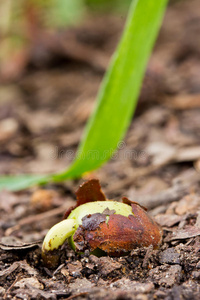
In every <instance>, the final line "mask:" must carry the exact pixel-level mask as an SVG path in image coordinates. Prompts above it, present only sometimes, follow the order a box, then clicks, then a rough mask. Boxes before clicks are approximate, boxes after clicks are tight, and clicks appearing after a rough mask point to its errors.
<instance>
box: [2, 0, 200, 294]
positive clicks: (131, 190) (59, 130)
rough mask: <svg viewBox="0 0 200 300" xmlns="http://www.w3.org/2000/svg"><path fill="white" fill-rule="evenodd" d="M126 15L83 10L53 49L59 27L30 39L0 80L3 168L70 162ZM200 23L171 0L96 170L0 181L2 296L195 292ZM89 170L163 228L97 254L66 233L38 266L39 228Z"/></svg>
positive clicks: (37, 168)
mask: <svg viewBox="0 0 200 300" xmlns="http://www.w3.org/2000/svg"><path fill="white" fill-rule="evenodd" d="M124 20H125V18H124V17H121V16H112V15H106V14H101V15H91V16H88V18H87V20H85V21H84V23H83V24H82V26H81V27H77V28H69V29H68V30H67V31H66V32H63V33H61V34H62V43H60V44H59V49H58V50H57V51H56V49H55V46H54V47H53V45H54V44H55V39H58V38H59V37H60V36H59V37H57V36H54V37H53V42H52V43H49V44H48V45H47V44H45V43H44V45H42V46H43V47H44V48H43V50H44V51H42V49H41V48H38V47H39V46H38V45H37V44H36V45H35V48H33V49H32V53H31V55H30V61H29V62H28V64H27V67H26V69H25V70H24V72H23V74H22V75H21V76H20V77H19V78H18V79H16V80H14V81H12V82H11V81H7V82H6V83H5V82H4V83H3V84H1V85H0V159H1V162H0V173H2V174H19V173H37V174H38V173H51V172H58V171H61V170H64V169H65V168H67V166H68V165H69V164H70V162H71V161H72V160H73V158H74V156H75V151H76V149H77V146H78V143H79V141H80V138H81V134H82V132H83V129H84V125H85V123H86V120H87V119H88V116H89V115H90V113H91V111H92V109H93V106H94V101H95V97H96V93H97V90H98V87H99V84H100V82H101V79H102V76H103V74H104V72H105V69H106V66H107V64H108V61H109V59H110V56H111V54H112V53H113V50H114V49H115V46H116V44H117V41H118V40H119V37H120V34H121V32H122V29H123V24H124ZM199 29H200V9H199V1H198V0H191V1H174V2H172V3H171V4H170V6H169V8H168V10H167V14H166V17H165V20H164V24H163V26H162V29H161V32H160V35H159V38H158V40H157V43H156V46H155V48H154V51H153V54H152V56H151V59H150V62H149V64H148V69H147V72H146V76H145V79H144V83H143V88H142V92H141V95H140V100H139V104H138V107H137V110H136V113H135V116H134V118H133V120H132V123H131V126H130V128H129V130H128V133H127V135H126V137H125V139H124V141H121V142H120V143H119V145H118V151H117V152H116V153H115V154H114V155H113V157H112V159H111V160H110V161H109V162H108V163H107V164H105V165H104V166H103V167H102V168H101V169H99V170H97V171H94V172H92V173H90V174H84V177H83V178H82V179H81V180H73V181H72V180H70V181H65V182H62V183H59V184H54V183H49V184H47V185H45V186H43V187H32V188H29V189H27V190H25V191H21V192H17V193H13V192H9V191H5V190H4V191H1V192H0V298H1V299H106V300H111V299H112V300H114V299H118V300H119V299H126V300H128V299H138V300H139V299H142V300H146V299H167V300H170V299H199V293H200V176H199V171H200V144H199V138H200V118H199V113H200V76H199V74H200V50H199V47H198V45H200V35H199ZM69 41H72V43H71V44H70V46H69ZM73 47H74V48H73ZM46 49H51V51H50V50H49V53H50V55H49V53H48V52H47V51H46ZM34 54H35V55H34ZM111 118H112V116H111ZM113 134H114V133H113ZM93 177H95V178H98V179H99V180H100V182H101V185H102V188H103V191H104V192H105V194H106V196H107V197H108V198H109V199H116V200H120V199H121V198H122V197H123V196H126V197H128V198H130V199H131V200H133V201H137V202H139V203H140V204H141V205H144V206H146V207H147V208H148V211H149V213H150V214H151V216H153V217H154V218H155V220H156V221H157V222H158V223H159V224H160V225H161V226H162V228H163V243H162V245H161V247H160V248H159V249H157V250H153V249H152V248H151V247H149V248H138V249H133V250H132V252H131V253H130V254H129V255H126V256H122V257H109V256H105V257H96V256H94V255H89V253H87V251H86V252H85V253H84V254H82V255H78V254H75V253H74V252H73V250H71V249H70V248H69V246H68V244H67V243H66V244H65V245H64V246H63V247H62V251H61V259H60V264H59V266H58V268H57V269H56V270H55V269H48V268H46V267H45V266H44V265H43V264H42V259H41V245H42V240H43V238H44V236H45V234H46V233H47V231H48V229H49V228H50V227H51V226H52V225H54V224H55V223H57V222H59V221H60V220H62V217H63V215H64V213H65V211H66V210H67V209H68V208H69V207H70V206H71V205H74V204H75V193H74V192H75V191H76V190H77V188H78V186H79V184H80V183H82V182H83V181H84V180H87V179H90V178H93Z"/></svg>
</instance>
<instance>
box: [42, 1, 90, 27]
mask: <svg viewBox="0 0 200 300" xmlns="http://www.w3.org/2000/svg"><path fill="white" fill-rule="evenodd" d="M50 2H52V5H51V6H50V7H49V9H48V14H46V22H47V25H49V26H51V27H64V26H66V25H71V24H74V23H75V24H77V21H79V20H80V18H81V16H82V14H83V11H84V7H85V6H84V2H83V0H51V1H50Z"/></svg>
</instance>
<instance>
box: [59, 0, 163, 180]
mask: <svg viewBox="0 0 200 300" xmlns="http://www.w3.org/2000/svg"><path fill="white" fill-rule="evenodd" d="M166 4H167V0H159V1H150V0H139V1H133V3H132V5H131V7H130V11H129V16H128V20H127V23H126V27H125V30H124V34H123V36H122V39H121V42H120V44H119V46H118V49H117V50H116V52H115V54H114V56H113V58H112V61H111V64H110V68H109V70H108V71H107V73H106V75H105V77H104V80H103V83H102V85H101V88H100V91H99V94H98V101H97V105H96V108H95V111H94V113H93V114H92V116H91V118H90V119H89V121H88V123H87V126H86V129H85V134H84V136H83V139H82V142H81V144H80V146H79V149H78V153H79V156H78V157H77V159H76V160H75V161H74V163H73V164H72V165H71V167H70V168H69V169H68V170H67V171H66V172H64V173H63V174H60V175H57V176H55V177H54V179H55V180H56V179H57V180H61V179H62V178H63V179H66V178H74V177H79V176H80V175H81V174H83V173H84V172H88V171H91V170H94V169H96V168H98V167H99V166H101V165H102V164H103V163H104V162H106V161H107V160H108V159H109V158H110V156H111V155H112V153H113V152H114V151H115V149H116V148H117V144H118V142H119V141H120V140H121V139H122V138H123V136H124V134H125V132H126V130H127V127H128V125H129V124H130V121H131V118H132V115H133V112H134V110H135V107H136V104H137V99H138V95H139V92H140V88H141V84H142V79H143V76H144V72H145V69H146V64H147V61H148V58H149V56H150V54H151V50H152V47H153V45H154V42H155V39H156V36H157V33H158V30H159V28H160V24H161V21H162V18H163V14H164V11H165V7H166Z"/></svg>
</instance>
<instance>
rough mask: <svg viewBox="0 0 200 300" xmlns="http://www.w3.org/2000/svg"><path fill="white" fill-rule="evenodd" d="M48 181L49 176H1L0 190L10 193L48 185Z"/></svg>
mask: <svg viewBox="0 0 200 300" xmlns="http://www.w3.org/2000/svg"><path fill="white" fill-rule="evenodd" d="M48 180H49V176H47V175H18V176H14V175H13V176H12V175H8V176H1V177H0V190H2V189H7V190H10V191H19V190H23V189H25V188H27V187H29V186H32V185H36V184H42V183H46V182H47V181H48Z"/></svg>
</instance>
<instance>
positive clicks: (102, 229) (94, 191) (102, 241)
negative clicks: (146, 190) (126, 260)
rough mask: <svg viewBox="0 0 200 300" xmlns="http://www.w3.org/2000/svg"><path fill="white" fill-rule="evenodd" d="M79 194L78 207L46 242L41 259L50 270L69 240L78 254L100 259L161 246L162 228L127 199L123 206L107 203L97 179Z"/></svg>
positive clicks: (118, 203) (53, 230)
mask: <svg viewBox="0 0 200 300" xmlns="http://www.w3.org/2000/svg"><path fill="white" fill-rule="evenodd" d="M76 195H77V205H76V207H75V208H74V209H73V208H72V209H70V210H69V211H68V212H67V215H66V216H67V219H66V220H64V221H61V222H60V223H58V224H56V225H54V226H53V227H52V228H51V229H50V230H49V232H48V233H47V235H46V237H45V239H44V242H43V246H42V257H43V261H44V263H45V265H47V266H48V267H55V266H56V265H57V264H58V262H59V256H60V253H59V252H61V247H62V245H63V244H64V243H65V241H66V240H67V239H68V242H69V245H70V246H71V248H72V249H73V250H74V251H75V252H77V253H84V251H85V250H89V252H90V253H92V254H95V255H98V256H99V255H102V254H104V255H106V254H107V255H112V256H119V255H123V254H127V253H128V252H130V251H131V250H132V249H133V248H136V247H148V246H150V245H153V247H154V248H157V247H158V246H159V245H160V243H161V241H162V229H161V228H160V227H159V226H158V225H157V224H156V223H155V222H154V221H153V220H152V219H151V217H150V216H149V215H148V214H147V212H146V210H145V209H144V208H143V207H142V206H140V205H139V204H138V203H136V202H132V201H130V200H128V199H127V198H123V203H122V202H116V201H111V200H107V199H106V197H105V195H104V194H103V192H102V191H101V187H100V185H99V182H98V180H95V179H93V180H89V181H88V182H85V183H84V184H83V185H82V186H80V187H79V190H78V191H77V193H76ZM97 199H100V200H99V201H98V200H97Z"/></svg>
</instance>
